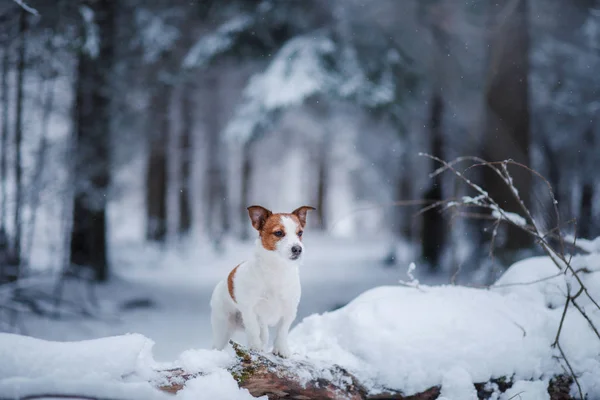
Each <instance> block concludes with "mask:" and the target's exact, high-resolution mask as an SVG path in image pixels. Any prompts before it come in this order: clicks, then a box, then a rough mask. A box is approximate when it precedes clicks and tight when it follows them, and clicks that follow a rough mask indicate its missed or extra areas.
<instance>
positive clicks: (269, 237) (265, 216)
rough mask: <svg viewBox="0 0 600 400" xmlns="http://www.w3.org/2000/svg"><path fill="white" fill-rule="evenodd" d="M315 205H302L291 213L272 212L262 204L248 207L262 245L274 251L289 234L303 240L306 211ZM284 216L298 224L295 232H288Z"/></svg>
mask: <svg viewBox="0 0 600 400" xmlns="http://www.w3.org/2000/svg"><path fill="white" fill-rule="evenodd" d="M314 209H315V208H314V207H310V206H302V207H300V208H297V209H296V210H294V211H292V212H291V213H276V214H274V213H272V212H271V211H269V210H267V209H266V208H264V207H261V206H251V207H248V211H249V214H250V219H251V220H252V226H253V227H254V228H255V229H256V230H257V231H258V233H259V235H260V239H261V242H262V246H263V247H264V248H265V249H266V250H271V251H274V250H275V249H276V248H277V243H279V242H280V241H281V240H282V239H284V238H285V237H286V236H287V235H289V234H295V235H297V236H298V238H299V240H300V241H301V240H302V234H303V229H304V226H305V225H306V213H307V211H308V210H314ZM282 217H288V218H291V219H292V220H293V221H294V222H295V223H296V224H295V225H296V229H295V232H286V228H285V226H284V224H283V222H282Z"/></svg>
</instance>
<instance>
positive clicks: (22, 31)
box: [12, 9, 27, 264]
mask: <svg viewBox="0 0 600 400" xmlns="http://www.w3.org/2000/svg"><path fill="white" fill-rule="evenodd" d="M26 31H27V12H26V11H25V10H24V9H21V12H20V13H19V48H18V59H17V82H16V85H17V97H16V99H15V105H16V113H15V214H14V230H15V231H14V237H13V247H12V256H13V257H14V258H15V263H16V264H19V263H20V259H21V228H22V227H21V211H22V209H21V208H22V204H23V202H22V198H23V185H22V182H21V181H22V176H23V166H22V162H21V144H22V142H23V102H24V79H25V68H26V66H25V50H26Z"/></svg>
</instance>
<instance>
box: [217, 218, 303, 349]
mask: <svg viewBox="0 0 600 400" xmlns="http://www.w3.org/2000/svg"><path fill="white" fill-rule="evenodd" d="M309 210H315V208H314V207H310V206H302V207H299V208H297V209H296V210H294V211H292V212H291V213H289V214H287V213H273V212H271V211H269V210H267V209H266V208H264V207H261V206H250V207H248V214H249V216H250V220H251V221H252V226H253V227H254V229H256V230H257V231H258V234H259V236H258V238H257V240H256V244H255V249H254V255H253V257H252V258H251V259H250V260H249V261H245V262H243V263H241V264H239V265H238V266H237V267H235V268H233V269H232V270H231V272H230V273H229V275H228V276H227V279H224V280H222V281H220V282H219V283H217V285H216V286H215V288H214V290H213V293H212V297H211V300H210V307H211V324H212V331H213V348H214V349H217V350H222V349H224V348H225V346H226V345H227V343H228V342H229V340H230V339H231V336H232V335H233V334H234V332H235V331H236V330H245V333H246V337H247V341H248V343H247V344H248V347H249V348H250V349H251V350H255V351H266V350H267V349H266V347H267V345H268V342H269V327H271V326H276V334H275V335H276V336H275V340H274V345H273V353H274V354H276V355H279V356H281V357H284V358H288V357H290V355H291V353H290V349H289V347H288V331H289V329H290V326H291V325H292V322H293V321H294V319H295V318H296V312H297V309H298V304H299V302H300V292H301V291H300V275H299V271H298V268H299V266H300V265H301V263H302V259H303V255H304V245H303V244H302V234H303V231H304V227H305V225H306V214H307V212H308V211H309Z"/></svg>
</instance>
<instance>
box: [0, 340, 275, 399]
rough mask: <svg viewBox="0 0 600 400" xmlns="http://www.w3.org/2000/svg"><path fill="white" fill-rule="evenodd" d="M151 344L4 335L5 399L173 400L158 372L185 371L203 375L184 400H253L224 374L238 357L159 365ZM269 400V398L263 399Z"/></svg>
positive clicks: (202, 354) (196, 356) (206, 356)
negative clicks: (163, 390)
mask: <svg viewBox="0 0 600 400" xmlns="http://www.w3.org/2000/svg"><path fill="white" fill-rule="evenodd" d="M153 344H154V343H153V342H152V340H150V339H148V338H146V337H144V336H142V335H139V334H130V335H122V336H115V337H108V338H103V339H96V340H86V341H79V342H50V341H45V340H40V339H34V338H30V337H25V336H19V335H14V334H6V333H3V334H0V359H1V360H2V363H1V364H0V393H1V394H2V395H3V396H11V397H15V398H18V397H21V396H36V395H40V394H44V395H52V394H55V395H56V394H60V395H72V396H92V397H94V398H100V397H105V398H123V399H151V400H152V399H156V400H164V399H169V398H172V397H171V396H170V395H167V394H166V393H164V392H161V391H159V390H158V389H156V386H158V384H160V383H162V381H161V378H160V377H159V376H158V375H157V373H156V370H157V369H161V368H162V369H166V368H173V367H183V368H185V369H186V371H191V372H194V373H198V372H200V373H202V375H201V376H198V377H196V378H194V379H192V380H191V381H190V382H188V383H187V384H186V386H185V388H184V389H183V390H181V391H180V392H179V393H178V394H177V397H178V398H181V399H207V400H208V399H211V400H213V399H215V400H218V399H233V400H237V399H239V400H244V399H253V397H252V396H251V395H250V394H249V393H248V391H247V390H245V389H240V388H239V387H238V386H237V383H236V382H235V380H234V379H233V378H232V376H231V374H230V373H229V372H227V370H226V369H225V368H227V367H228V366H230V365H232V363H233V360H234V359H233V356H232V355H231V354H227V353H225V352H218V351H209V350H189V351H187V352H184V353H183V354H181V356H180V359H179V360H177V361H175V362H174V363H169V364H166V363H162V364H161V363H157V362H156V361H154V359H153V356H152V346H153ZM263 399H264V398H263Z"/></svg>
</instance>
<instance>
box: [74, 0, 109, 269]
mask: <svg viewBox="0 0 600 400" xmlns="http://www.w3.org/2000/svg"><path fill="white" fill-rule="evenodd" d="M84 4H85V5H87V6H88V7H90V8H91V10H92V11H93V13H94V21H95V23H96V26H97V29H98V41H99V43H98V49H97V54H93V53H90V51H89V50H90V49H81V50H80V53H79V63H78V66H77V83H76V100H75V101H76V103H75V132H76V138H77V140H76V152H75V157H76V169H75V171H76V172H75V173H76V182H75V183H76V190H75V198H74V203H73V226H72V233H71V254H70V259H71V260H70V261H71V263H72V264H73V265H75V266H77V267H89V268H91V269H92V270H93V271H94V275H95V279H96V280H97V281H106V280H107V279H108V278H109V265H108V259H107V244H106V203H107V199H106V196H107V192H108V186H109V184H110V161H109V148H110V137H111V135H110V95H111V93H110V81H111V80H110V76H111V72H112V66H113V62H114V32H115V28H116V26H115V12H116V7H117V4H116V2H115V1H112V0H87V1H85V2H84ZM82 23H83V22H82ZM83 31H85V30H83Z"/></svg>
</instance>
